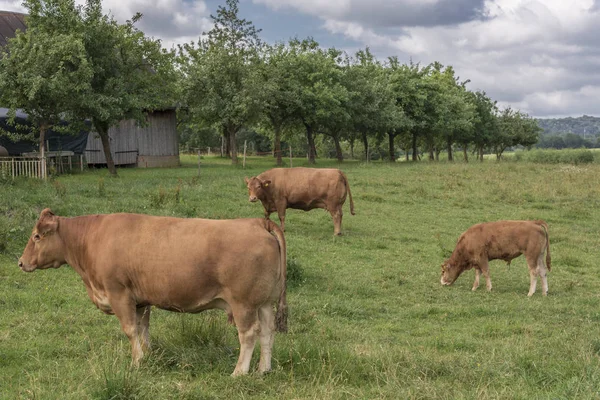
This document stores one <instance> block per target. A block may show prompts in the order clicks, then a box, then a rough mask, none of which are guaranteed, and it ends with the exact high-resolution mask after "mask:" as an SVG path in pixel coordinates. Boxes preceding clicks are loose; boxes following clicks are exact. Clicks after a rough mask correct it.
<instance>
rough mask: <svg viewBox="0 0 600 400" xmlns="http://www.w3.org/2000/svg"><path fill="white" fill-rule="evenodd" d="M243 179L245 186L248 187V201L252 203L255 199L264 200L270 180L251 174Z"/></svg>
mask: <svg viewBox="0 0 600 400" xmlns="http://www.w3.org/2000/svg"><path fill="white" fill-rule="evenodd" d="M244 181H245V182H246V186H247V187H248V200H249V201H251V202H253V203H254V202H255V201H257V200H265V199H266V198H267V193H268V190H269V185H270V184H271V181H269V180H265V181H263V180H260V179H259V178H257V177H255V176H253V177H252V178H244Z"/></svg>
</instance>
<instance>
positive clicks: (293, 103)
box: [260, 43, 300, 166]
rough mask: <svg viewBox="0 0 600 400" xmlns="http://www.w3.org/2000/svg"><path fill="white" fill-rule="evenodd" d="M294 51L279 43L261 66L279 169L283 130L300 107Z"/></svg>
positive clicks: (264, 97)
mask: <svg viewBox="0 0 600 400" xmlns="http://www.w3.org/2000/svg"><path fill="white" fill-rule="evenodd" d="M291 57H292V52H291V50H290V47H289V46H286V45H285V44H283V43H278V44H276V45H274V46H269V47H267V48H266V52H265V53H264V61H263V63H262V81H263V87H262V90H261V91H260V93H262V94H263V104H264V115H265V123H266V124H267V125H268V126H269V127H270V129H272V131H273V135H274V143H273V144H274V146H273V150H274V152H275V157H276V159H277V166H281V165H282V150H281V136H282V133H283V129H284V127H285V126H286V125H289V124H290V123H292V122H293V120H294V119H295V116H296V115H297V113H298V109H299V107H300V104H299V101H300V100H299V98H298V96H297V95H296V93H295V92H294V88H293V81H292V79H293V72H292V65H293V64H292V62H291Z"/></svg>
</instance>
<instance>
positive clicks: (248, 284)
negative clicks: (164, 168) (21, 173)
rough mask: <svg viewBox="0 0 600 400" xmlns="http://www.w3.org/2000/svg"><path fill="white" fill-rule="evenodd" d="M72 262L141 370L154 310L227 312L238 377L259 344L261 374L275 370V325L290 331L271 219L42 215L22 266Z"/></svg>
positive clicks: (281, 259) (278, 235)
mask: <svg viewBox="0 0 600 400" xmlns="http://www.w3.org/2000/svg"><path fill="white" fill-rule="evenodd" d="M271 233H274V236H273V235H272V234H271ZM66 263H68V264H69V265H71V266H72V267H73V269H74V270H75V271H77V273H78V274H79V275H80V276H81V278H82V279H83V283H84V284H85V287H86V289H87V293H88V296H89V297H90V299H91V300H92V302H93V303H94V304H95V305H96V306H97V307H98V308H99V309H100V310H102V311H104V312H105V313H107V314H114V315H116V316H117V318H118V319H119V322H120V323H121V328H122V329H123V331H124V332H125V334H126V335H127V337H128V338H129V341H130V343H131V355H132V358H133V363H134V364H135V365H137V364H138V363H139V360H140V359H141V358H142V356H143V354H144V349H146V348H148V347H149V343H150V342H149V335H148V327H149V320H150V309H151V306H153V305H154V306H156V307H158V308H161V309H164V310H169V311H177V312H188V313H197V312H200V311H203V310H207V309H211V308H220V309H223V310H225V311H226V312H227V314H228V315H229V317H230V318H233V322H234V323H235V325H236V327H237V330H238V336H239V340H240V356H239V359H238V362H237V365H236V367H235V370H234V371H233V375H241V374H246V373H247V372H248V370H249V368H250V359H251V357H252V352H253V351H254V346H255V343H256V341H257V339H258V340H260V347H261V349H260V362H259V367H258V369H259V371H260V372H266V371H269V370H270V369H271V350H272V346H273V339H274V331H275V323H276V322H277V329H278V330H279V331H280V332H283V331H287V325H286V324H287V304H286V245H285V238H284V236H283V233H282V231H281V229H279V227H278V226H277V225H276V224H275V223H273V222H271V221H265V220H264V219H236V220H207V219H196V218H189V219H183V218H169V217H153V216H149V215H140V214H106V215H86V216H81V217H75V218H63V217H59V216H56V215H54V214H53V213H52V212H51V211H50V210H49V209H45V210H44V211H42V213H41V215H40V218H39V220H38V222H37V223H36V225H35V227H34V228H33V233H32V235H31V238H30V239H29V242H28V243H27V246H26V247H25V251H24V252H23V255H22V256H21V258H20V259H19V267H20V268H21V269H22V270H23V271H26V272H31V271H34V270H35V269H46V268H58V267H60V266H61V265H64V264H66ZM277 301H278V307H277V316H275V315H274V312H273V303H274V302H277Z"/></svg>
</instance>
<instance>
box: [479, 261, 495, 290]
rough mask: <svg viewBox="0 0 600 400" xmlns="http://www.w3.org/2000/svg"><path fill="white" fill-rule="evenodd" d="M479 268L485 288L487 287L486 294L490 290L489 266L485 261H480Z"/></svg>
mask: <svg viewBox="0 0 600 400" xmlns="http://www.w3.org/2000/svg"><path fill="white" fill-rule="evenodd" d="M479 268H481V273H482V274H483V277H484V278H485V286H486V287H487V290H488V292H490V291H491V290H492V280H491V279H490V265H489V264H488V262H487V261H482V262H481V264H480V266H479Z"/></svg>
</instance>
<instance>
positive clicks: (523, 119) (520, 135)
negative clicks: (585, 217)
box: [492, 107, 542, 159]
mask: <svg viewBox="0 0 600 400" xmlns="http://www.w3.org/2000/svg"><path fill="white" fill-rule="evenodd" d="M498 119H499V132H498V134H497V135H495V136H494V137H493V138H492V146H493V148H494V152H495V153H496V158H498V159H499V158H500V157H502V153H503V152H504V151H505V150H506V149H507V148H509V147H513V146H517V145H521V146H524V147H527V148H529V147H531V146H533V145H534V144H536V143H537V141H538V140H539V134H540V132H541V131H542V129H541V128H540V126H539V125H538V123H537V122H536V121H535V120H534V119H533V118H531V117H529V116H528V115H527V114H525V113H523V112H521V111H515V110H513V109H512V108H511V107H506V108H505V109H504V110H502V112H501V113H500V116H499V117H498Z"/></svg>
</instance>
